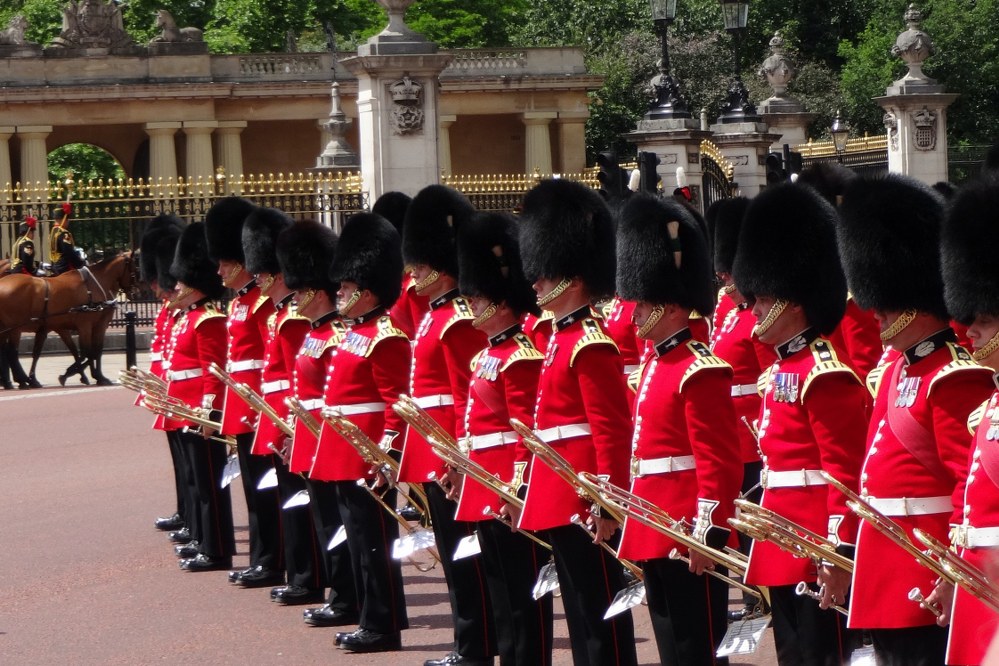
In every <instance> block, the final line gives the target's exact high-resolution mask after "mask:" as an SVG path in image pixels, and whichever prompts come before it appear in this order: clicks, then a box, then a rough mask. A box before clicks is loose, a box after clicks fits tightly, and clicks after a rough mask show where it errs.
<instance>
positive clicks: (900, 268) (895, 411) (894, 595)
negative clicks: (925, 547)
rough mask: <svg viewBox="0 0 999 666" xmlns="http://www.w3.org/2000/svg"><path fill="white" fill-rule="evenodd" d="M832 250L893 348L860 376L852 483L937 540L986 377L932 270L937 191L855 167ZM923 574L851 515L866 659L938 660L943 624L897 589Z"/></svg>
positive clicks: (955, 498)
mask: <svg viewBox="0 0 999 666" xmlns="http://www.w3.org/2000/svg"><path fill="white" fill-rule="evenodd" d="M840 214H841V224H840V229H839V246H840V255H841V256H842V258H843V265H844V267H845V269H846V275H847V279H848V281H849V284H850V290H851V292H852V293H853V297H854V298H855V299H856V301H857V304H858V305H859V306H861V307H862V308H865V309H870V310H873V311H874V314H875V317H877V319H878V322H879V324H880V325H881V340H882V341H883V342H884V343H885V344H886V345H891V346H892V347H894V348H896V349H898V350H899V351H900V352H901V354H900V356H899V357H898V358H897V359H896V360H894V361H893V362H892V363H891V364H890V365H887V366H882V367H880V368H878V370H876V371H875V372H874V373H872V374H871V375H870V376H869V377H868V385H869V387H871V389H872V393H874V396H875V399H874V410H873V412H872V417H871V424H870V429H869V431H868V440H867V441H868V448H867V456H866V459H865V460H864V465H863V470H862V475H861V479H860V481H861V483H860V485H859V491H860V493H861V494H862V495H863V496H864V497H865V498H866V499H867V500H868V501H869V502H870V503H871V505H873V506H874V508H875V509H877V510H878V511H880V512H881V513H883V514H885V515H887V516H888V517H889V518H891V519H892V520H894V521H896V522H897V523H898V524H899V525H901V527H902V528H903V529H904V530H906V532H907V533H908V534H909V538H910V539H913V542H914V543H918V542H916V541H915V540H914V537H913V536H912V530H913V528H916V527H918V528H920V529H922V530H924V531H926V532H928V533H929V534H931V535H932V536H934V537H936V538H937V539H939V540H941V541H945V540H946V539H947V532H948V524H959V523H960V522H961V520H962V516H961V515H960V509H955V507H959V506H960V504H961V485H960V481H961V480H962V479H963V478H964V475H965V474H966V473H967V469H968V456H969V448H970V443H971V438H970V437H969V436H968V430H967V418H968V414H970V413H971V412H972V410H974V409H975V408H976V407H977V406H978V405H980V404H981V403H982V401H983V400H985V399H986V398H987V397H988V395H989V393H990V390H991V388H992V382H991V373H989V372H988V371H987V370H986V369H984V368H982V367H981V366H979V365H978V364H976V363H975V362H974V360H973V359H972V357H971V354H969V353H968V352H967V351H966V350H965V349H964V348H962V347H960V346H958V345H957V343H956V342H955V339H956V338H955V335H954V331H953V330H952V329H951V328H950V326H949V325H948V314H947V308H946V305H945V304H944V290H943V283H942V278H941V274H940V258H939V245H940V225H941V223H942V220H943V217H944V202H943V200H942V199H941V198H940V196H939V195H938V194H937V193H936V192H934V191H933V190H932V189H931V188H929V187H928V186H926V185H923V184H922V183H919V182H918V181H916V180H913V179H910V178H906V177H904V176H899V175H895V174H891V175H888V176H885V177H881V178H871V179H858V180H856V181H854V182H853V183H852V184H851V185H850V186H849V187H848V188H847V189H846V193H845V194H844V196H843V203H842V204H841V205H840ZM934 579H935V576H934V574H932V573H931V572H930V571H929V570H928V569H926V568H924V567H923V566H921V565H920V564H919V563H918V562H917V561H916V560H915V559H914V558H913V557H912V556H911V555H910V554H908V553H907V552H906V551H905V550H903V549H902V548H901V547H899V546H898V545H896V544H895V543H893V542H892V541H891V540H889V539H888V538H887V537H885V536H883V535H882V534H881V533H879V532H877V531H876V530H875V529H874V528H872V527H871V526H870V525H868V524H867V523H866V522H865V523H863V524H861V527H860V535H859V538H858V541H857V558H856V565H855V567H854V571H853V591H852V601H851V604H850V618H849V625H850V627H852V628H858V629H867V630H870V634H871V638H872V640H873V643H874V651H875V656H876V658H877V660H878V663H888V664H902V663H904V664H940V663H943V661H944V653H945V647H946V640H947V632H946V631H945V630H944V629H943V628H941V627H938V626H936V624H935V623H934V617H933V615H932V614H931V613H930V612H929V611H927V610H926V609H925V608H923V607H921V606H920V605H919V604H916V603H913V602H911V601H909V600H908V593H909V591H910V590H912V588H914V587H918V588H920V589H921V590H923V591H924V593H925V592H928V591H929V590H931V589H932V588H933V582H934Z"/></svg>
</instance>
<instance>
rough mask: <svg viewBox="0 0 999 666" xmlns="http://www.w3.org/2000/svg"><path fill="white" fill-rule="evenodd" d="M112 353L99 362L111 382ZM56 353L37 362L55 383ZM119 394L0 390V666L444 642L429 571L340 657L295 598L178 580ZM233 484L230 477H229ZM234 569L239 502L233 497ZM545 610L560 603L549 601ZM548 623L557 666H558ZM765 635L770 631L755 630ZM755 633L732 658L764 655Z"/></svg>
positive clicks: (153, 444)
mask: <svg viewBox="0 0 999 666" xmlns="http://www.w3.org/2000/svg"><path fill="white" fill-rule="evenodd" d="M123 364H124V357H123V355H121V354H112V355H109V356H106V357H105V368H106V371H105V372H106V374H107V375H108V376H109V377H115V376H117V373H118V370H119V369H120V368H121V367H123ZM65 365H66V362H65V359H64V358H63V357H46V358H44V359H43V360H42V362H41V364H40V368H39V373H38V374H39V377H40V378H41V379H42V381H43V382H44V381H49V382H52V383H53V384H56V382H55V381H54V380H53V379H52V378H54V377H56V376H57V375H58V374H59V373H60V372H62V370H63V369H64V367H65ZM133 396H134V394H132V393H130V392H129V391H127V390H126V389H124V388H120V387H111V388H96V387H91V388H84V387H80V386H79V385H76V386H72V387H67V388H60V387H59V386H58V384H56V385H55V387H54V388H46V389H41V390H33V391H0V423H3V435H2V438H0V442H2V444H0V506H2V507H3V509H2V516H3V519H2V522H0V525H2V531H0V600H2V602H0V664H18V665H21V664H65V663H71V664H152V663H180V662H183V661H190V660H193V661H196V662H198V663H207V664H237V663H238V664H275V663H283V664H309V663H319V662H321V661H324V662H325V661H329V660H330V659H333V660H334V661H335V663H342V664H350V665H351V666H353V665H357V666H362V665H368V664H384V663H386V662H387V661H391V662H394V663H397V664H422V663H423V660H424V659H428V658H435V657H439V656H441V655H442V654H444V653H445V652H447V651H448V650H449V649H450V642H451V629H450V626H449V619H448V615H447V596H446V590H445V588H444V585H443V576H442V574H441V572H440V571H439V570H433V571H431V572H428V573H420V572H418V571H417V570H416V569H415V568H414V567H412V566H407V567H406V568H405V570H404V574H405V579H406V591H407V593H406V600H407V603H408V606H409V613H410V622H411V629H410V630H409V631H407V632H405V634H404V635H403V643H404V649H403V651H402V652H400V653H392V654H390V655H351V654H346V653H343V652H341V651H338V650H336V649H335V648H334V647H333V630H331V629H317V628H309V627H307V626H306V625H305V624H303V623H302V621H301V610H302V609H301V608H300V607H281V606H277V605H276V604H273V603H270V602H269V601H268V600H267V590H266V589H262V590H243V589H239V588H235V587H233V586H230V585H229V584H228V583H227V582H226V581H225V574H224V573H222V572H208V573H186V572H182V571H180V570H179V569H178V568H177V564H176V559H175V558H174V557H173V555H172V551H171V548H170V546H169V544H168V543H167V542H166V539H165V537H164V535H163V534H162V533H161V532H157V531H155V530H154V529H153V528H152V519H153V517H154V516H156V515H158V514H164V513H168V512H170V511H171V510H172V507H171V506H170V503H171V501H172V479H171V475H170V460H169V453H168V451H167V447H166V442H165V440H164V438H163V436H162V434H161V433H157V432H153V431H151V430H150V429H149V423H150V420H151V419H150V417H149V415H148V413H146V412H144V411H143V410H141V409H138V408H135V407H133V406H132V399H133ZM236 483H237V484H238V483H239V482H238V481H237V482H236ZM234 498H235V499H234V502H233V504H234V507H235V512H236V525H237V535H236V536H237V546H238V548H239V555H238V556H237V558H236V562H235V565H236V566H245V564H246V561H247V560H246V556H247V543H246V538H247V533H246V527H245V525H246V517H245V507H244V506H243V502H242V499H241V495H240V493H234ZM556 608H557V609H558V607H556ZM557 612H558V615H557V617H556V631H557V640H556V643H555V648H556V650H555V662H556V663H557V664H569V663H571V660H570V656H569V646H568V639H567V638H566V635H565V623H564V620H563V619H562V616H561V612H559V611H558V610H557ZM634 612H635V618H636V632H637V635H638V638H637V644H638V651H639V657H640V663H642V664H654V663H656V662H657V657H656V651H655V643H654V641H653V639H652V633H651V628H650V625H649V622H648V614H647V613H646V612H645V610H644V609H642V608H639V609H636V610H635V611H634ZM768 633H769V632H768ZM774 663H776V662H775V659H774V656H773V647H772V644H771V642H770V640H769V637H768V639H767V641H766V642H765V643H764V645H763V646H762V647H761V649H760V651H759V652H758V653H757V654H756V655H753V656H752V657H749V658H747V657H740V658H739V659H737V660H733V664H766V665H769V664H774Z"/></svg>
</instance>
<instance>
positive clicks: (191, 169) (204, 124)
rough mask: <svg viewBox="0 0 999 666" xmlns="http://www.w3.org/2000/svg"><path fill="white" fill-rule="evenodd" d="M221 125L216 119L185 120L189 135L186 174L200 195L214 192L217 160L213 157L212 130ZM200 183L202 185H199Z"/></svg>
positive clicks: (185, 131) (188, 180)
mask: <svg viewBox="0 0 999 666" xmlns="http://www.w3.org/2000/svg"><path fill="white" fill-rule="evenodd" d="M218 126H219V124H218V121H215V120H188V121H185V122H184V134H185V135H186V136H187V160H186V164H185V172H186V173H185V175H186V177H187V182H188V184H189V186H190V185H191V184H193V186H194V188H195V189H194V191H195V192H196V193H197V194H198V195H199V196H211V195H212V193H213V192H214V179H215V160H214V158H213V157H212V132H214V131H215V128H217V127H218ZM199 183H200V185H199Z"/></svg>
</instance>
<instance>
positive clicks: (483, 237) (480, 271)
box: [458, 213, 538, 314]
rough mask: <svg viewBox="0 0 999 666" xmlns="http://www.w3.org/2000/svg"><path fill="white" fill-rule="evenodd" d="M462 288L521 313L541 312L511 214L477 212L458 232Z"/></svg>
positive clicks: (462, 291)
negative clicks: (525, 268)
mask: <svg viewBox="0 0 999 666" xmlns="http://www.w3.org/2000/svg"><path fill="white" fill-rule="evenodd" d="M458 269H459V271H460V273H461V279H460V280H459V281H458V282H459V284H458V288H459V289H460V290H461V293H462V294H463V295H465V296H481V297H483V298H488V299H489V300H490V301H492V302H493V303H503V302H504V301H505V302H506V304H507V305H508V306H509V307H510V308H511V309H512V310H513V311H514V312H516V313H517V314H523V313H525V312H531V313H534V314H537V313H538V304H537V297H536V296H535V294H534V289H533V288H532V287H531V283H530V282H528V280H527V278H526V277H524V266H523V264H522V263H521V261H520V240H519V238H518V230H517V221H516V219H514V217H513V216H512V215H509V214H507V213H476V214H475V215H474V216H473V217H472V218H471V219H470V220H468V221H467V222H466V223H465V224H464V225H462V227H461V229H459V230H458Z"/></svg>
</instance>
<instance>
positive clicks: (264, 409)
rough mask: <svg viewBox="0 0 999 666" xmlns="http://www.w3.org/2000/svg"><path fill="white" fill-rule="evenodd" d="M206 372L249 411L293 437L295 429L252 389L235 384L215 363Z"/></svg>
mask: <svg viewBox="0 0 999 666" xmlns="http://www.w3.org/2000/svg"><path fill="white" fill-rule="evenodd" d="M208 372H210V373H212V374H213V375H215V376H216V377H217V378H218V379H219V380H221V382H222V383H223V384H225V385H226V386H228V387H229V388H230V389H231V390H232V392H233V393H235V394H236V395H238V396H239V397H240V398H242V400H243V402H245V403H246V404H247V405H249V406H250V409H252V410H253V411H255V412H256V413H258V414H262V415H264V416H266V417H267V418H268V419H270V420H271V422H272V423H273V424H274V425H275V426H277V428H278V430H280V431H281V432H282V433H283V434H284V435H285V436H287V437H293V436H294V435H295V429H294V428H292V427H291V426H290V425H288V422H287V421H285V420H284V419H283V418H281V415H280V414H278V413H277V411H276V410H275V409H274V408H273V407H271V406H270V405H269V404H268V403H267V401H266V400H264V397H263V396H262V395H260V394H259V393H257V392H256V391H254V390H253V389H252V388H250V387H249V386H247V385H246V384H245V383H243V382H237V381H236V380H235V379H233V377H232V375H231V374H229V373H228V372H226V371H225V370H223V369H222V368H220V367H219V365H218V364H217V363H214V362H213V363H212V364H211V365H209V366H208Z"/></svg>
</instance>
